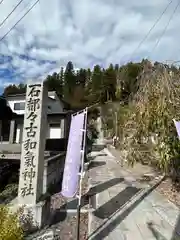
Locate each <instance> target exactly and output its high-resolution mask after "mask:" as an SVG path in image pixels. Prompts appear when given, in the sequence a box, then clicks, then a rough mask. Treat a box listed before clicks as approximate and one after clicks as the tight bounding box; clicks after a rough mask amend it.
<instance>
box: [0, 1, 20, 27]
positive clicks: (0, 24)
mask: <svg viewBox="0 0 180 240" xmlns="http://www.w3.org/2000/svg"><path fill="white" fill-rule="evenodd" d="M22 1H24V0H20V1H19V2H18V4H17V5H16V6H15V7H14V8H13V10H12V11H11V12H10V13H9V14H8V15H7V17H6V18H5V19H4V20H3V21H2V22H1V23H0V27H1V26H2V25H3V24H4V23H5V22H6V20H7V19H8V18H9V17H10V16H11V15H12V14H13V12H14V11H15V10H16V8H17V7H18V6H19V5H20V4H21V3H22Z"/></svg>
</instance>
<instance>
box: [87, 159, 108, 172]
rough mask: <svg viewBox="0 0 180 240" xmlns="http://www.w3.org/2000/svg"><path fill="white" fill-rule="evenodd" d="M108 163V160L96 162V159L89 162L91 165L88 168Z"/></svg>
mask: <svg viewBox="0 0 180 240" xmlns="http://www.w3.org/2000/svg"><path fill="white" fill-rule="evenodd" d="M104 165H106V162H96V161H93V162H91V163H90V164H89V167H88V169H89V170H90V169H92V168H96V167H101V166H104Z"/></svg>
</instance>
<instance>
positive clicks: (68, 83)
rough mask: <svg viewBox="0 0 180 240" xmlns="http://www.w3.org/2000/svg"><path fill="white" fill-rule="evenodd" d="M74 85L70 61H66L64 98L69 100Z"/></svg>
mask: <svg viewBox="0 0 180 240" xmlns="http://www.w3.org/2000/svg"><path fill="white" fill-rule="evenodd" d="M75 86H76V76H75V72H74V67H73V64H72V62H68V63H67V66H66V69H65V72H64V89H63V92H64V98H65V100H69V99H70V98H72V94H73V91H74V88H75Z"/></svg>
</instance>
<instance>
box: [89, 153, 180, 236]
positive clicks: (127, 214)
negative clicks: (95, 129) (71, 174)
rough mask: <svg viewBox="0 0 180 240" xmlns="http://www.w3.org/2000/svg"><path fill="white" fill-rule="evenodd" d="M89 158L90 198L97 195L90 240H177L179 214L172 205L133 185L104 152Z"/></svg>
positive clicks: (150, 190)
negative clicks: (90, 162)
mask: <svg viewBox="0 0 180 240" xmlns="http://www.w3.org/2000/svg"><path fill="white" fill-rule="evenodd" d="M107 153H108V155H107ZM92 157H94V159H93V162H92V165H91V166H90V170H89V176H90V184H91V187H92V188H91V194H92V195H93V194H95V193H96V195H94V196H93V197H92V207H93V208H94V211H93V212H92V213H90V216H89V217H90V220H89V221H90V224H89V239H91V240H101V239H109V240H178V239H179V240H180V210H179V209H178V208H177V207H176V206H175V205H174V204H173V203H171V202H169V201H168V200H167V199H166V198H165V197H164V196H162V195H160V194H159V193H158V192H157V191H156V190H155V189H151V187H150V186H148V185H147V184H142V183H139V182H138V181H136V179H135V178H134V177H132V176H131V174H130V172H126V171H125V170H123V169H122V168H121V166H120V165H119V164H117V163H116V159H115V158H113V156H111V155H109V152H108V150H107V149H104V150H102V151H100V152H93V153H92ZM178 232H179V235H177V233H178Z"/></svg>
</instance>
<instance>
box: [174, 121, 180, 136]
mask: <svg viewBox="0 0 180 240" xmlns="http://www.w3.org/2000/svg"><path fill="white" fill-rule="evenodd" d="M173 121H174V124H175V127H176V131H177V134H178V137H179V139H180V122H177V121H176V120H174V119H173Z"/></svg>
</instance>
